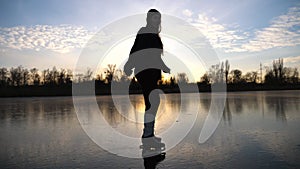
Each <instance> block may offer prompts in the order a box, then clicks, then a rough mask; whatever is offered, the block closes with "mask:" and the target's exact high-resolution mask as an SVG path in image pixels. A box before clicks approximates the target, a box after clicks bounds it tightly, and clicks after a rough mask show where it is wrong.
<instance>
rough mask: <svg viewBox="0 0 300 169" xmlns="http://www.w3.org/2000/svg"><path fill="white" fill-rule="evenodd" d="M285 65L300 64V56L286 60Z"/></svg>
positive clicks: (286, 58)
mask: <svg viewBox="0 0 300 169" xmlns="http://www.w3.org/2000/svg"><path fill="white" fill-rule="evenodd" d="M284 62H285V63H300V56H294V57H293V56H291V57H285V58H284Z"/></svg>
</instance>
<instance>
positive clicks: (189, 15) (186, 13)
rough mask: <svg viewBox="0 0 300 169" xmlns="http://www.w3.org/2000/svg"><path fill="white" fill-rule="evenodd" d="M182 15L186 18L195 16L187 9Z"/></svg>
mask: <svg viewBox="0 0 300 169" xmlns="http://www.w3.org/2000/svg"><path fill="white" fill-rule="evenodd" d="M182 14H183V15H184V16H187V17H191V16H192V15H193V12H192V11H190V10H188V9H185V10H183V11H182Z"/></svg>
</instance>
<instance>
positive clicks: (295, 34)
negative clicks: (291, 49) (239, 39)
mask: <svg viewBox="0 0 300 169" xmlns="http://www.w3.org/2000/svg"><path fill="white" fill-rule="evenodd" d="M255 35H256V36H255V37H254V38H253V39H251V40H250V41H249V42H248V43H247V44H244V45H242V46H241V47H242V48H243V49H246V50H247V51H261V50H265V49H270V48H275V47H288V46H296V45H300V8H299V7H292V8H290V9H289V10H288V12H287V14H284V15H280V16H278V17H276V18H274V19H273V20H272V21H271V24H270V26H269V27H266V28H264V29H262V30H258V31H256V32H255Z"/></svg>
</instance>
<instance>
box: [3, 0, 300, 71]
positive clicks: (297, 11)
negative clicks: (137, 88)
mask: <svg viewBox="0 0 300 169" xmlns="http://www.w3.org/2000/svg"><path fill="white" fill-rule="evenodd" d="M0 3H1V5H0V67H11V66H18V65H23V66H24V67H28V68H31V67H37V68H39V69H44V68H51V67H53V66H57V67H59V68H60V67H61V68H62V67H67V68H72V67H73V66H74V64H75V62H76V59H77V57H78V56H79V55H80V52H81V50H82V48H83V47H84V45H85V44H86V42H87V41H88V40H89V38H91V36H92V35H93V34H95V32H97V31H98V30H100V29H101V28H102V27H103V26H105V25H107V24H109V23H111V22H112V21H114V20H117V19H120V18H123V17H125V16H130V15H134V14H141V13H145V12H147V10H148V9H150V8H152V7H155V8H157V9H159V10H160V11H161V12H162V13H164V14H169V15H173V16H177V17H180V18H182V19H184V20H186V21H187V22H190V23H191V24H192V25H194V26H195V27H197V28H198V29H199V30H200V31H201V32H203V34H204V35H205V36H206V37H207V38H208V40H209V41H210V43H211V44H212V46H213V47H214V48H215V50H216V52H217V54H218V56H219V57H220V59H221V60H225V59H228V60H229V61H230V63H231V65H232V66H231V68H239V69H241V70H243V71H244V72H246V71H249V70H258V67H259V63H260V62H261V63H263V64H264V65H269V64H271V61H272V60H274V59H277V58H279V57H283V58H285V59H284V61H285V65H286V66H292V67H299V65H300V3H299V1H297V0H264V1H261V0H228V1H223V0H204V1H179V0H175V1H174V0H161V1H148V0H147V1H137V0H120V1H113V0H110V1H97V0H94V1H93V0H87V1H80V0H72V1H71V0H70V1H67V0H51V1H46V0H27V1H25V0H24V1H22V0H2V1H1V2H0Z"/></svg>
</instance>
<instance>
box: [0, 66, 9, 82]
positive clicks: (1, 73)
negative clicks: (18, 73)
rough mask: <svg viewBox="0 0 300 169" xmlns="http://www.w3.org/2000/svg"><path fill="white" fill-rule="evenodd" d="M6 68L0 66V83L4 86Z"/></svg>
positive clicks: (6, 76)
mask: <svg viewBox="0 0 300 169" xmlns="http://www.w3.org/2000/svg"><path fill="white" fill-rule="evenodd" d="M7 79H8V70H7V69H6V68H4V67H3V68H0V85H1V86H4V85H6V84H7Z"/></svg>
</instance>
